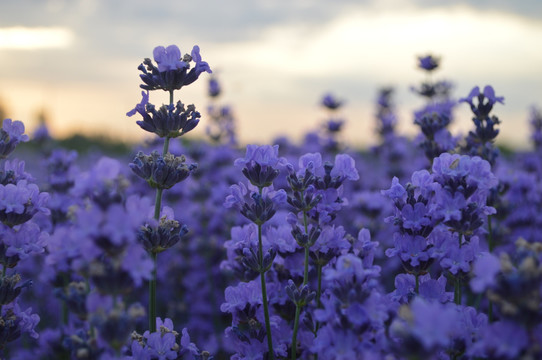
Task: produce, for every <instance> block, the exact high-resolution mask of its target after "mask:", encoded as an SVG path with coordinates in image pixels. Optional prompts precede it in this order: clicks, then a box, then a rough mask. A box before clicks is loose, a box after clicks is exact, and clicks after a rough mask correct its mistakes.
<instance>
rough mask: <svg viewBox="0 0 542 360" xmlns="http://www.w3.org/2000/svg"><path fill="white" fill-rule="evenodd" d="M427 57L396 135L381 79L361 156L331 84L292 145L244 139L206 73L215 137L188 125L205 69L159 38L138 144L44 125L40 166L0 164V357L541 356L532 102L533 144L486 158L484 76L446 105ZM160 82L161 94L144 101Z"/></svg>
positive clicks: (20, 137) (13, 124)
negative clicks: (319, 117) (317, 122)
mask: <svg viewBox="0 0 542 360" xmlns="http://www.w3.org/2000/svg"><path fill="white" fill-rule="evenodd" d="M439 64H440V59H438V58H436V57H433V56H424V57H420V58H419V67H420V68H421V69H422V70H423V71H425V72H426V73H427V79H426V80H425V81H424V82H423V83H422V84H421V86H419V87H415V88H413V91H415V92H416V93H418V94H420V95H421V96H422V97H424V98H425V99H427V101H426V103H425V105H424V106H423V107H422V108H421V109H420V110H418V111H416V112H415V113H414V123H415V124H416V125H418V126H419V127H420V130H421V131H420V135H419V136H418V137H417V138H416V139H414V140H411V139H408V138H406V137H404V136H401V135H400V134H398V133H397V131H396V125H397V123H398V117H397V115H396V112H395V108H394V105H393V89H391V88H385V89H382V90H381V91H380V92H379V93H378V97H377V101H376V120H377V124H376V132H375V133H376V134H375V135H376V136H377V137H378V139H379V143H378V145H376V146H374V147H373V148H371V149H369V150H368V151H360V150H355V149H354V150H353V149H348V148H347V147H345V146H344V145H343V144H342V141H341V131H342V129H343V127H344V125H345V124H346V122H345V120H344V119H342V118H341V117H340V115H339V114H340V112H339V110H340V108H341V106H342V105H343V101H339V100H337V99H336V98H335V97H334V96H332V95H329V94H328V95H325V96H324V97H323V99H322V101H321V105H323V107H324V108H325V109H326V110H327V111H328V113H329V114H328V115H329V117H328V118H327V120H326V121H325V124H324V126H323V129H322V127H321V126H320V128H319V129H317V130H315V131H314V132H310V133H308V134H307V135H306V136H305V138H304V141H303V142H302V144H301V145H296V144H294V143H292V142H291V141H290V140H289V139H288V138H285V137H283V138H279V139H276V141H275V145H263V146H258V145H248V146H247V147H246V149H240V148H238V147H237V146H236V143H237V140H236V136H235V126H234V118H233V115H232V114H233V112H232V110H231V108H230V107H221V106H220V105H218V103H217V97H218V96H219V94H220V93H221V92H222V89H221V86H220V85H219V83H218V79H217V77H216V74H215V75H213V77H211V78H210V81H209V96H210V99H211V101H212V104H211V106H210V107H209V108H208V116H209V118H210V119H212V120H211V126H210V127H209V128H208V131H207V134H208V136H209V138H210V140H211V141H210V142H206V141H196V140H186V137H185V136H184V135H185V134H187V133H188V132H190V131H191V130H193V129H194V128H195V127H196V126H197V125H198V123H199V120H200V118H201V117H202V115H201V114H200V113H199V112H198V111H196V108H195V106H194V105H185V104H183V103H182V102H181V101H177V102H175V101H174V98H175V97H174V95H175V91H179V90H182V88H183V87H184V86H187V85H190V84H192V83H193V82H195V81H197V80H198V78H199V76H200V75H201V74H202V73H204V72H209V73H210V72H211V69H210V67H209V65H208V64H207V63H206V62H204V61H203V60H202V58H201V56H200V51H199V48H198V47H197V46H195V47H194V48H193V49H192V51H191V53H190V54H185V55H182V56H181V52H180V50H179V49H178V48H177V47H176V46H173V45H172V46H169V47H167V48H164V47H157V48H156V49H155V50H154V61H153V60H151V59H145V60H144V61H143V63H142V64H141V65H140V66H139V70H140V71H141V75H140V77H141V80H142V85H141V88H142V89H143V90H144V91H143V93H142V95H143V96H142V101H141V102H140V103H139V104H137V105H136V107H135V108H134V109H133V110H132V111H130V112H128V114H127V115H128V116H133V115H137V116H138V120H137V122H136V123H137V124H138V125H139V126H140V127H141V128H142V129H143V130H145V131H147V132H149V133H153V134H155V135H156V137H155V139H154V140H150V141H149V142H147V143H145V144H142V145H141V146H138V147H136V148H134V149H133V152H132V153H131V154H130V156H124V155H123V156H119V157H118V158H111V157H106V156H103V155H101V154H77V153H76V152H74V151H68V150H65V149H60V148H57V147H55V146H54V140H53V139H50V138H48V136H47V135H46V132H43V131H42V130H40V135H39V137H40V145H41V146H42V151H41V152H40V155H37V154H36V153H35V152H32V151H31V148H30V147H26V148H25V147H24V146H19V148H18V152H19V155H21V156H22V157H25V156H26V157H27V158H28V160H27V163H28V162H33V163H34V166H33V174H34V176H36V180H35V179H34V178H33V177H32V176H30V175H29V174H28V173H26V172H25V171H24V163H23V162H18V161H16V160H11V161H8V160H3V161H5V163H4V170H2V171H0V179H1V180H2V181H1V183H0V191H1V194H2V195H1V196H0V221H1V222H2V224H1V228H2V236H1V238H0V239H1V241H0V263H1V265H2V270H3V273H2V277H1V279H0V309H1V313H0V316H1V318H0V351H3V353H2V354H3V355H2V356H3V357H6V358H10V359H30V358H32V359H126V360H129V359H134V360H135V359H138V360H154V359H170V360H172V359H196V360H210V359H226V358H231V359H234V360H241V359H253V360H257V359H262V360H264V359H536V358H541V357H542V348H541V347H540V345H539V344H540V343H542V309H541V307H540V304H541V303H542V245H541V244H542V241H541V240H540V235H539V229H540V228H541V226H542V215H541V214H542V162H541V161H540V156H541V151H542V135H541V134H542V120H541V116H540V112H538V111H536V110H533V111H532V114H531V117H532V119H531V124H532V129H533V135H532V141H533V144H534V150H533V151H531V152H527V153H515V154H511V155H509V156H508V157H504V156H500V155H499V153H498V150H497V148H496V147H495V145H494V140H495V138H496V136H497V134H498V129H497V125H498V124H499V123H500V121H499V119H498V118H497V117H496V116H495V115H493V114H492V111H493V107H494V106H495V105H496V104H497V103H500V104H502V103H503V102H504V99H503V98H502V97H499V96H496V95H495V91H494V90H493V88H492V87H491V86H486V87H485V88H484V89H483V90H480V88H479V87H475V88H474V89H473V90H472V91H471V93H470V94H469V95H468V96H467V97H465V98H463V99H460V100H459V101H454V100H453V99H452V97H451V92H452V91H451V90H452V85H451V83H450V82H448V81H434V79H433V76H432V75H433V73H434V72H435V71H436V70H437V69H438V67H439ZM157 90H158V91H159V90H162V91H166V92H168V93H169V95H170V102H169V104H165V105H162V106H160V107H156V106H154V105H153V104H151V103H150V100H151V94H152V92H153V91H157ZM461 103H466V104H467V105H468V106H469V107H470V109H471V110H472V113H473V130H472V131H470V132H469V133H468V135H467V136H466V137H465V138H461V137H459V136H453V135H452V134H451V132H450V131H449V130H448V125H449V124H450V123H452V121H453V110H454V108H455V106H457V105H458V104H461ZM0 132H1V134H0V158H2V159H5V158H6V157H7V156H8V155H9V154H10V153H11V152H12V151H13V150H14V149H15V146H16V145H17V144H18V143H20V142H25V141H27V140H28V136H26V135H24V127H23V125H22V123H20V122H17V121H11V120H9V119H7V120H4V122H3V127H2V130H0ZM44 134H45V135H44ZM45 143H47V144H46V145H47V146H44V144H45ZM29 145H31V144H29ZM25 149H26V150H27V152H26V153H25ZM40 156H41V158H39V157H40ZM196 163H197V165H196ZM36 184H39V188H41V189H45V190H46V191H47V193H42V192H40V191H39V189H38V185H36ZM390 184H391V185H390ZM175 214H182V218H183V221H182V222H181V221H180V220H179V219H178V218H177V217H176V215H175ZM29 258H32V260H33V261H24V260H26V259H29ZM16 269H17V270H16ZM27 278H28V279H33V280H34V281H35V283H34V286H32V287H30V286H29V285H30V281H29V280H26V279H27ZM23 279H24V281H23ZM21 281H23V282H21ZM37 299H39V301H37ZM28 306H32V308H31V309H30V308H28V309H27V310H24V311H23V310H21V309H25V308H27V307H28ZM32 311H35V312H36V313H37V314H39V317H38V315H37V314H32ZM38 321H39V324H38ZM23 333H27V334H28V335H30V337H31V338H34V339H35V340H30V339H28V338H27V337H26V336H21V335H22V334H23ZM38 333H39V338H38ZM8 343H9V344H8ZM196 344H198V345H196Z"/></svg>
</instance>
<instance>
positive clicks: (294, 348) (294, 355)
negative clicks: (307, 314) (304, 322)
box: [290, 304, 301, 360]
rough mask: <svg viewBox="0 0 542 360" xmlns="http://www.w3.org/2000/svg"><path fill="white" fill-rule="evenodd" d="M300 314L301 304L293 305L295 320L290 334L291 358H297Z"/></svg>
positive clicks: (292, 359)
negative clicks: (292, 331)
mask: <svg viewBox="0 0 542 360" xmlns="http://www.w3.org/2000/svg"><path fill="white" fill-rule="evenodd" d="M300 314H301V306H299V305H297V304H296V305H295V321H294V333H293V335H292V356H291V357H290V359H291V360H295V359H297V331H298V329H299V315H300Z"/></svg>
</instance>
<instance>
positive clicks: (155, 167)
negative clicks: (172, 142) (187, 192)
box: [130, 151, 197, 189]
mask: <svg viewBox="0 0 542 360" xmlns="http://www.w3.org/2000/svg"><path fill="white" fill-rule="evenodd" d="M130 168H131V169H132V171H133V172H134V173H135V174H136V175H137V176H139V177H141V178H142V179H143V180H145V181H146V182H147V183H149V185H150V186H151V187H152V188H155V189H170V188H171V187H173V185H175V184H177V183H180V182H181V181H183V180H185V179H186V178H187V177H188V176H189V175H190V174H191V173H192V172H193V171H194V170H195V169H197V164H187V163H186V158H185V157H184V156H174V155H172V154H170V153H167V154H165V155H164V156H162V155H159V154H158V152H156V151H153V152H152V153H151V155H145V154H143V153H142V152H141V151H140V152H139V153H138V154H137V155H136V157H135V158H134V161H133V162H132V163H131V164H130Z"/></svg>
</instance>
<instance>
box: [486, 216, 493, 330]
mask: <svg viewBox="0 0 542 360" xmlns="http://www.w3.org/2000/svg"><path fill="white" fill-rule="evenodd" d="M487 243H488V247H489V252H490V253H492V252H493V247H494V246H495V244H493V226H492V224H491V215H488V216H487ZM487 317H488V319H489V322H490V323H492V322H493V301H491V300H489V307H488V309H487Z"/></svg>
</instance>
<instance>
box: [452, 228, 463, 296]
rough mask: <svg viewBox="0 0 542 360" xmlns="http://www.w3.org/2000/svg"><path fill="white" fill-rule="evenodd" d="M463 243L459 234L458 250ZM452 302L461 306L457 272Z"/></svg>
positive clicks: (459, 279)
mask: <svg viewBox="0 0 542 360" xmlns="http://www.w3.org/2000/svg"><path fill="white" fill-rule="evenodd" d="M462 241H463V234H462V233H459V248H460V249H461V246H462ZM454 302H455V303H456V304H457V305H460V304H461V278H460V273H459V271H458V272H457V275H456V276H455V282H454Z"/></svg>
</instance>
